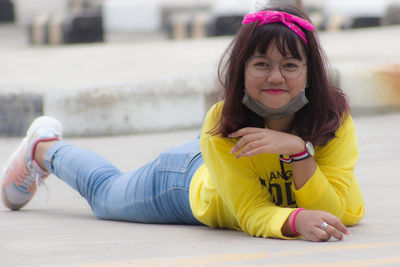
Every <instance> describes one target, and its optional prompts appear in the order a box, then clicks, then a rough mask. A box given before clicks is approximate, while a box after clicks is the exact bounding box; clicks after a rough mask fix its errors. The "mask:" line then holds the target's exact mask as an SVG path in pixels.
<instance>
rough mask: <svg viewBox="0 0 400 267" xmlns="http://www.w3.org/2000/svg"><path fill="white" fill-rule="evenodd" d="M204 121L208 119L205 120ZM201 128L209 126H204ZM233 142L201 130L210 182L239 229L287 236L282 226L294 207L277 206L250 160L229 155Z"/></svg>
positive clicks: (260, 234) (261, 233) (252, 234)
mask: <svg viewBox="0 0 400 267" xmlns="http://www.w3.org/2000/svg"><path fill="white" fill-rule="evenodd" d="M208 119H210V118H208ZM205 123H206V124H207V123H210V122H209V121H207V119H206V122H205ZM210 125H213V124H212V123H211V124H210ZM203 128H205V129H210V128H209V127H207V126H206V125H205V127H203ZM235 143H236V140H234V139H230V138H222V137H220V136H213V135H210V134H209V133H207V131H206V130H205V131H204V130H203V132H202V135H201V139H200V145H201V151H202V154H203V158H204V162H205V165H206V167H207V169H208V172H209V176H210V180H211V182H212V183H213V184H214V186H215V188H216V190H217V192H218V194H219V195H220V197H221V199H222V200H223V202H224V204H225V206H226V207H227V208H228V209H229V211H230V213H231V214H233V216H234V217H235V219H236V221H237V222H238V224H239V227H240V229H241V230H242V231H244V232H245V233H247V234H248V235H251V236H260V237H261V236H262V237H276V238H287V239H288V237H285V236H283V235H282V232H281V228H282V226H283V223H284V222H285V221H286V219H287V218H288V216H289V215H290V213H291V212H292V211H293V209H291V208H282V207H279V206H276V205H275V204H274V203H273V202H272V201H271V196H270V195H269V194H268V192H266V190H264V189H263V188H262V185H261V183H260V181H259V178H258V176H257V175H256V172H255V169H254V166H253V163H252V161H251V160H250V159H249V158H245V157H243V158H239V159H236V158H235V155H233V154H230V150H231V149H232V147H233V146H234V144H235Z"/></svg>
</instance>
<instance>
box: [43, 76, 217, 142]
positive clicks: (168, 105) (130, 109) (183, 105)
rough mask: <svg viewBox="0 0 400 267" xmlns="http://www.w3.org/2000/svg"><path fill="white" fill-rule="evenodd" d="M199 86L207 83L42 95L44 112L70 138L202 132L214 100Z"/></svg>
mask: <svg viewBox="0 0 400 267" xmlns="http://www.w3.org/2000/svg"><path fill="white" fill-rule="evenodd" d="M200 86H209V82H208V81H206V80H199V79H184V78H178V79H171V80H159V81H151V82H149V81H147V82H146V81H144V82H137V83H132V84H125V85H114V86H109V87H108V86H104V87H96V88H82V89H80V90H65V91H62V92H60V91H58V92H52V93H50V94H46V95H45V97H44V112H45V114H46V115H49V116H54V117H56V118H58V119H59V120H60V121H61V122H62V123H63V125H64V129H65V134H66V135H70V136H92V135H115V134H132V133H140V132H151V131H165V130H174V129H185V128H194V127H195V128H200V126H201V124H202V122H203V118H204V115H205V113H206V112H207V110H208V106H209V105H210V101H211V100H210V99H211V96H212V93H211V92H209V91H208V90H201V89H200ZM206 88H209V87H206Z"/></svg>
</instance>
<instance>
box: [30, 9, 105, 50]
mask: <svg viewBox="0 0 400 267" xmlns="http://www.w3.org/2000/svg"><path fill="white" fill-rule="evenodd" d="M103 35H104V34H103V18H102V15H101V10H98V9H86V10H82V11H79V12H69V13H65V12H54V13H46V12H44V13H39V14H37V15H36V16H35V17H34V18H33V19H32V22H31V24H30V25H29V40H30V42H31V44H33V45H43V44H51V45H56V44H72V43H74V44H75V43H91V42H102V41H103V40H104V37H103Z"/></svg>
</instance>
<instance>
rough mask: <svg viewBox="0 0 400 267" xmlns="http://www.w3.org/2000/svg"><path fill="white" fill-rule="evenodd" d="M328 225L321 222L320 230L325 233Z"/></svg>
mask: <svg viewBox="0 0 400 267" xmlns="http://www.w3.org/2000/svg"><path fill="white" fill-rule="evenodd" d="M328 225H329V223H327V222H323V223H322V224H321V229H322V230H323V231H325V232H326V227H328Z"/></svg>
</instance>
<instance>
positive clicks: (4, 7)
mask: <svg viewBox="0 0 400 267" xmlns="http://www.w3.org/2000/svg"><path fill="white" fill-rule="evenodd" d="M14 20H15V15H14V4H13V3H12V2H11V1H10V0H0V22H14Z"/></svg>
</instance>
